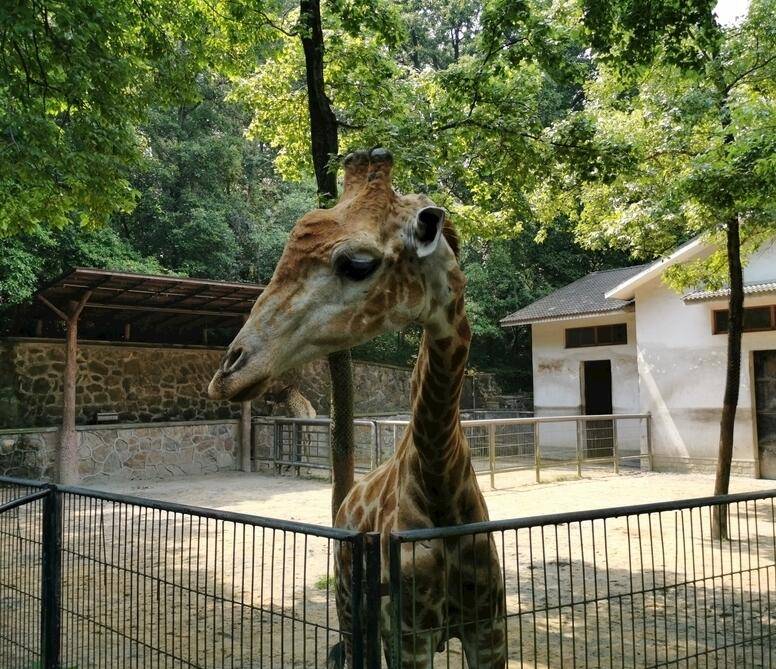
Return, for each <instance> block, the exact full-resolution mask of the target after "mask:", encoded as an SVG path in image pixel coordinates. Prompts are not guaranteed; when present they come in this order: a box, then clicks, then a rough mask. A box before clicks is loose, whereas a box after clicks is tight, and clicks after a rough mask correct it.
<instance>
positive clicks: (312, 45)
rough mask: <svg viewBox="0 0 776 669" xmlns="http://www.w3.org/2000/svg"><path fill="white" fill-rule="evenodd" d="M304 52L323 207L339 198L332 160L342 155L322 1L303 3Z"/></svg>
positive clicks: (301, 13)
mask: <svg viewBox="0 0 776 669" xmlns="http://www.w3.org/2000/svg"><path fill="white" fill-rule="evenodd" d="M299 10H300V17H299V21H300V23H301V27H302V30H301V31H300V32H301V35H302V49H303V50H304V60H305V70H306V74H307V107H308V109H309V112H310V140H311V147H312V158H313V168H314V170H315V181H316V183H317V185H318V197H319V198H321V206H323V207H326V206H328V205H330V204H331V203H332V202H333V201H334V200H335V199H336V197H337V174H336V172H335V171H334V170H333V169H332V166H331V161H332V159H334V158H336V156H337V153H338V152H339V148H338V137H337V119H336V117H335V116H334V112H333V111H332V109H331V104H330V103H329V98H327V97H326V89H325V83H324V77H323V50H324V46H323V28H322V27H321V3H320V0H300V3H299Z"/></svg>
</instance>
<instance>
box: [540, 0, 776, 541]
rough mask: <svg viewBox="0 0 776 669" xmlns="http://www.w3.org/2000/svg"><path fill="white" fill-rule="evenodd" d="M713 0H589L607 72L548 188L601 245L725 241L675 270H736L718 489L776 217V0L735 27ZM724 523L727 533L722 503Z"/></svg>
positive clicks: (724, 477) (560, 134)
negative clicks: (758, 276) (718, 15)
mask: <svg viewBox="0 0 776 669" xmlns="http://www.w3.org/2000/svg"><path fill="white" fill-rule="evenodd" d="M712 5H713V3H711V2H700V1H697V2H692V3H685V4H684V5H682V6H681V8H678V7H677V6H676V5H675V3H671V2H665V3H650V4H649V11H647V8H646V6H644V5H642V4H641V3H632V2H630V1H629V0H624V1H623V2H616V3H608V2H607V3H604V2H599V1H598V0H590V1H589V2H587V4H586V13H585V21H586V25H587V27H588V29H589V30H590V33H591V42H592V44H593V46H594V48H595V49H596V52H595V53H594V58H595V61H596V63H597V65H598V68H599V72H598V75H597V76H596V78H595V79H594V80H593V81H592V82H591V83H590V84H589V86H588V87H587V89H586V97H587V100H586V103H585V108H584V110H582V111H580V112H578V113H572V114H570V115H569V116H568V117H567V118H565V119H563V120H562V121H560V122H558V123H556V124H555V126H554V128H553V129H552V131H551V136H552V137H553V138H554V139H555V141H557V142H559V143H566V144H574V145H575V147H578V149H575V150H574V151H573V152H570V154H569V157H571V156H573V161H574V162H573V166H572V168H571V172H573V174H574V176H571V177H570V176H569V174H570V173H569V171H568V170H562V169H559V170H558V171H557V172H556V176H555V179H554V180H553V182H552V183H551V184H547V185H545V187H544V189H543V190H542V191H541V192H538V193H537V194H536V199H537V202H543V203H544V204H550V203H551V201H552V200H553V199H554V200H555V202H554V203H552V204H550V206H549V207H548V212H549V213H550V215H551V216H555V215H556V214H557V208H558V203H559V202H562V203H564V204H563V207H564V209H565V211H566V212H568V213H569V214H570V215H576V216H577V220H578V222H579V226H578V230H579V233H580V235H581V236H582V237H584V238H585V239H586V241H587V243H588V244H589V245H590V246H592V247H596V248H600V247H601V246H603V245H606V244H614V245H615V246H618V247H621V248H629V249H630V250H631V251H632V252H633V253H634V254H635V255H637V256H648V255H650V254H652V253H655V252H657V253H665V252H666V251H667V250H668V249H669V248H670V247H672V246H675V245H676V244H677V243H678V242H680V241H684V240H686V239H687V238H689V237H690V236H693V235H697V234H705V235H707V236H708V237H709V239H710V241H712V242H718V243H719V245H720V246H721V248H722V249H723V250H722V251H721V252H719V253H717V254H715V256H713V257H712V259H711V260H710V261H706V263H705V265H704V267H705V270H706V271H703V269H702V268H699V267H698V266H697V265H696V267H694V268H690V270H684V271H683V272H679V273H677V272H675V273H674V274H673V276H672V278H673V280H674V282H675V283H679V282H683V281H686V280H688V279H692V280H694V281H698V280H699V279H703V280H705V281H706V282H716V283H720V277H719V275H717V276H715V275H714V273H713V271H711V270H712V269H714V268H720V267H722V268H725V270H726V273H727V283H728V285H729V287H730V303H729V309H730V327H729V333H728V365H727V372H726V382H725V395H724V400H723V410H722V416H721V421H720V440H719V459H718V467H717V477H716V481H715V488H714V491H715V494H724V493H727V491H728V485H729V478H730V462H731V457H732V448H733V435H734V427H735V414H736V408H737V404H738V389H739V385H740V362H741V330H742V318H743V283H742V272H741V243H742V241H741V240H742V238H743V243H744V250H745V251H746V250H747V249H751V248H754V247H756V244H757V242H758V241H759V240H761V239H762V238H763V231H764V229H766V228H769V227H770V228H771V230H773V227H772V226H773V221H774V217H773V213H774V201H775V199H774V196H775V195H776V193H775V192H774V187H775V186H776V180H774V175H775V174H776V172H775V171H774V161H773V155H774V144H775V143H776V140H775V139H774V136H773V132H772V127H773V121H774V114H775V112H776V106H775V105H774V102H775V100H774V85H773V82H774V74H776V69H775V68H776V47H774V44H776V42H775V41H774V36H775V35H776V15H775V13H774V5H773V3H772V2H771V1H770V0H764V1H758V0H755V1H754V2H753V3H752V5H751V9H750V13H749V16H748V18H747V19H746V21H745V22H744V23H743V24H742V25H741V26H740V27H738V28H723V27H722V26H720V25H718V23H717V22H716V20H715V18H714V15H713V13H712ZM569 164H570V163H567V165H569ZM570 181H573V182H574V183H575V188H573V189H569V188H568V186H569V183H570ZM569 192H572V193H573V195H570V194H569ZM564 193H565V195H564ZM720 237H724V240H720ZM699 270H700V271H699ZM715 531H716V532H717V534H718V535H719V536H726V526H725V517H724V513H722V512H721V513H720V514H719V515H718V516H717V525H716V528H715Z"/></svg>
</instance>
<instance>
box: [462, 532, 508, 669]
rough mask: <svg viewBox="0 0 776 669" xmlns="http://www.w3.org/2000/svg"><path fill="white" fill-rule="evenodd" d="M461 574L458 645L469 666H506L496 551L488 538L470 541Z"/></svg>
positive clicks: (483, 668) (482, 668)
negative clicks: (468, 560) (459, 642)
mask: <svg viewBox="0 0 776 669" xmlns="http://www.w3.org/2000/svg"><path fill="white" fill-rule="evenodd" d="M464 553H466V551H464ZM468 557H469V559H470V560H473V561H470V562H468V563H467V564H466V566H465V567H464V571H463V574H462V578H463V588H462V595H463V596H462V598H461V601H460V602H459V606H460V608H461V615H462V617H461V621H462V623H463V624H462V625H461V627H460V629H461V645H462V646H463V651H464V655H465V657H466V663H467V665H468V666H469V669H502V668H503V667H506V655H507V648H506V629H505V625H506V606H505V601H504V583H503V580H502V577H501V568H500V566H499V559H498V553H497V552H496V547H495V545H494V544H493V542H492V540H491V539H489V538H487V539H485V538H483V539H482V540H480V541H477V542H475V543H473V544H472V545H471V551H470V552H469V555H468Z"/></svg>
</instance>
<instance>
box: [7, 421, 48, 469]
mask: <svg viewBox="0 0 776 669" xmlns="http://www.w3.org/2000/svg"><path fill="white" fill-rule="evenodd" d="M58 444H59V430H57V429H56V428H53V427H50V428H40V429H27V430H24V429H22V430H0V475H2V476H15V477H17V478H31V479H43V480H48V479H51V478H53V477H54V461H55V457H56V455H55V454H56V450H57V446H58Z"/></svg>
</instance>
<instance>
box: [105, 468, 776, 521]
mask: <svg viewBox="0 0 776 669" xmlns="http://www.w3.org/2000/svg"><path fill="white" fill-rule="evenodd" d="M545 475H546V476H547V478H548V479H549V478H550V477H551V476H552V474H547V473H545V472H543V476H545ZM555 476H556V479H557V478H560V479H561V480H555V481H548V482H546V483H541V484H538V485H537V484H536V483H535V481H534V480H533V477H534V474H533V472H532V471H530V472H506V473H502V474H498V475H497V476H496V489H495V490H492V489H491V488H490V478H489V477H488V476H487V475H482V476H479V477H478V480H479V484H480V488H481V489H482V491H483V493H484V495H485V499H486V501H487V503H488V509H489V511H490V517H491V519H492V520H498V519H506V518H523V517H528V516H539V515H544V514H550V513H563V512H566V511H581V510H584V509H604V508H609V507H614V506H618V505H625V504H628V505H630V504H642V503H648V502H660V501H668V500H676V499H688V498H691V497H706V496H709V495H711V493H712V490H713V488H714V480H713V477H712V476H710V475H706V474H662V473H638V474H635V473H629V474H625V475H622V476H614V475H613V474H611V473H610V472H605V471H599V472H597V473H596V472H593V473H586V474H585V477H584V478H582V479H576V477H575V476H572V473H571V472H565V473H564V472H560V473H556V475H555ZM95 488H96V489H99V490H106V491H111V492H118V493H124V494H129V495H137V496H138V497H149V498H151V499H159V500H166V501H173V502H181V503H184V504H194V505H197V506H205V507H209V508H214V509H221V510H224V511H237V512H240V513H248V514H254V515H258V516H264V517H269V518H283V519H286V520H297V521H301V522H305V523H315V524H320V525H329V524H330V523H331V518H330V511H329V509H330V500H331V486H330V484H329V483H328V482H326V481H322V480H317V479H305V478H295V477H292V476H272V475H269V474H245V473H238V472H234V473H228V474H219V475H213V476H199V477H191V478H186V479H182V480H178V481H158V482H147V481H144V482H137V483H131V482H129V483H123V484H112V485H110V486H95ZM771 489H776V481H770V480H766V479H753V478H736V477H734V478H732V479H731V482H730V492H731V493H735V492H747V491H756V490H771Z"/></svg>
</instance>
